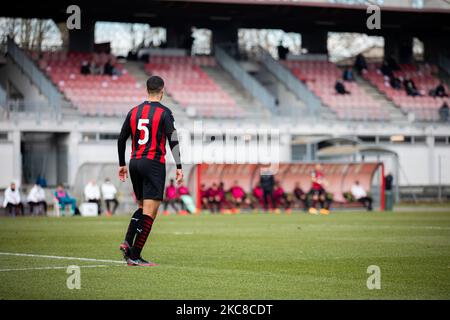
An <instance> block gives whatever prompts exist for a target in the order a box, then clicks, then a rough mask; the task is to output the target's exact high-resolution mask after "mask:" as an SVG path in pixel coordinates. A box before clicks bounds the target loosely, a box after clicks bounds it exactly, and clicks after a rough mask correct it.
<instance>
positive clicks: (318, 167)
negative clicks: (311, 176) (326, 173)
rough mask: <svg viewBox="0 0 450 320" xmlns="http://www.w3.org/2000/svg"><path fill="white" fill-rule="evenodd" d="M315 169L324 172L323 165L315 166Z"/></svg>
mask: <svg viewBox="0 0 450 320" xmlns="http://www.w3.org/2000/svg"><path fill="white" fill-rule="evenodd" d="M315 169H316V171H320V170H322V166H321V164H320V163H318V164H316V165H315Z"/></svg>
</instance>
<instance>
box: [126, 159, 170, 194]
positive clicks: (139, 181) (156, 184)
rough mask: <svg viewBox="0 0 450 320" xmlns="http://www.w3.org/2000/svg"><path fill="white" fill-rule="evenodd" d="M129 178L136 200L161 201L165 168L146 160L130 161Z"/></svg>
mask: <svg viewBox="0 0 450 320" xmlns="http://www.w3.org/2000/svg"><path fill="white" fill-rule="evenodd" d="M129 167H130V178H131V183H132V184H133V190H134V194H135V195H136V199H137V200H146V199H150V200H162V199H163V197H164V184H165V182H166V166H165V164H164V163H160V162H158V161H155V160H150V159H147V158H142V159H131V160H130V165H129Z"/></svg>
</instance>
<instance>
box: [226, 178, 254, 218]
mask: <svg viewBox="0 0 450 320" xmlns="http://www.w3.org/2000/svg"><path fill="white" fill-rule="evenodd" d="M230 193H231V198H232V200H231V201H232V202H233V206H234V208H235V210H237V211H239V209H240V208H241V205H242V204H244V203H245V204H247V205H250V201H249V200H248V199H247V196H246V194H245V191H244V189H243V188H242V187H241V186H240V185H239V183H238V181H237V180H235V181H234V185H233V186H232V187H231V188H230Z"/></svg>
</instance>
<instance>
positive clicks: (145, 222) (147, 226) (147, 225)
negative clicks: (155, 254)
mask: <svg viewBox="0 0 450 320" xmlns="http://www.w3.org/2000/svg"><path fill="white" fill-rule="evenodd" d="M142 216H143V217H142V219H140V221H139V226H138V228H137V233H136V240H135V241H134V244H133V248H132V251H131V252H132V253H131V258H132V259H137V258H139V257H140V256H141V251H142V248H143V247H144V245H145V242H146V241H147V238H148V235H149V234H150V231H152V226H153V219H152V217H150V216H148V215H145V214H144V215H142Z"/></svg>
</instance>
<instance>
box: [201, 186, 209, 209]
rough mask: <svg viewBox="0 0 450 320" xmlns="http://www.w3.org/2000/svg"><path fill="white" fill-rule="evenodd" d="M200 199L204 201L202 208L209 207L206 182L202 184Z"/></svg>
mask: <svg viewBox="0 0 450 320" xmlns="http://www.w3.org/2000/svg"><path fill="white" fill-rule="evenodd" d="M200 200H201V203H202V209H203V210H205V209H209V201H208V200H209V199H208V189H206V186H205V184H202V185H201V186H200Z"/></svg>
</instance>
